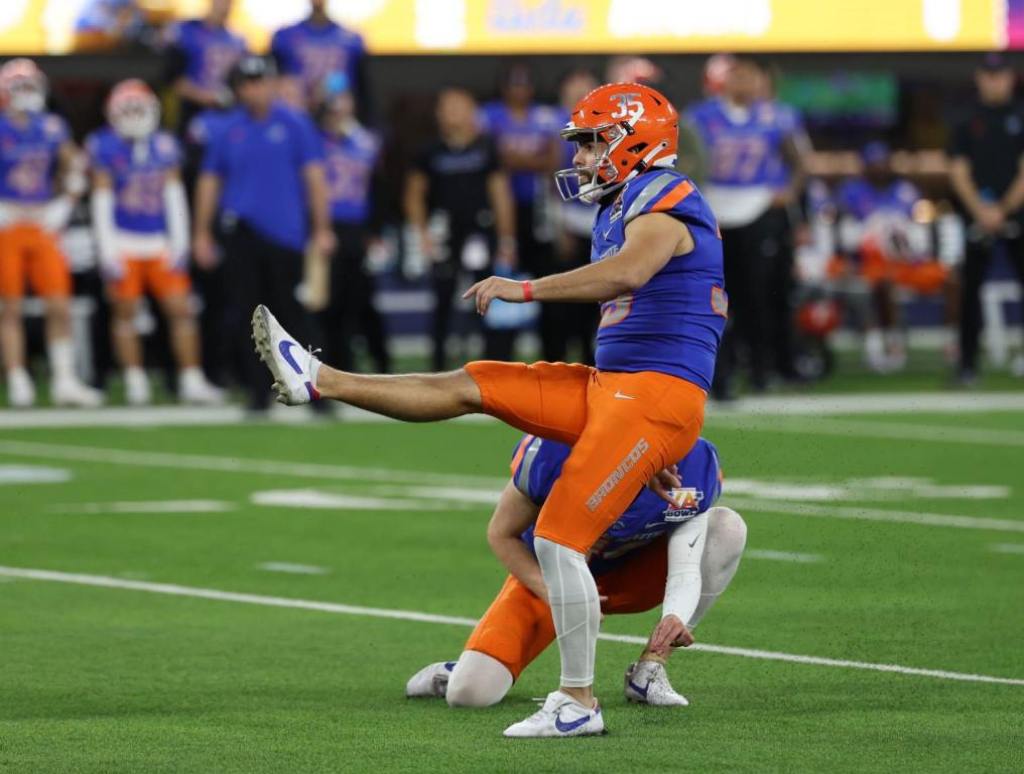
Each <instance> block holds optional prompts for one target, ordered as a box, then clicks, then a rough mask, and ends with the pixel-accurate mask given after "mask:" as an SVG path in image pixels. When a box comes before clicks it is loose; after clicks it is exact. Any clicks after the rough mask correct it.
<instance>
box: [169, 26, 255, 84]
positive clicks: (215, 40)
mask: <svg viewBox="0 0 1024 774" xmlns="http://www.w3.org/2000/svg"><path fill="white" fill-rule="evenodd" d="M166 36H167V44H168V45H169V46H171V47H173V48H177V49H178V50H180V51H181V53H182V55H183V56H184V59H185V73H184V74H185V77H186V78H188V79H189V80H190V81H192V82H193V83H196V84H198V85H199V86H201V87H202V88H204V89H213V90H217V89H222V88H224V86H225V85H226V84H227V78H228V72H230V70H231V68H232V67H233V66H234V64H235V62H237V61H238V60H239V59H240V58H241V56H242V55H243V54H245V53H246V51H247V47H246V45H245V40H243V39H242V37H241V36H239V35H236V34H235V33H233V32H231V31H230V30H229V29H228V28H227V27H211V26H209V25H208V24H207V23H206V22H205V21H203V20H202V19H188V20H187V21H182V22H178V23H176V24H172V25H171V26H170V27H168V29H167V33H166Z"/></svg>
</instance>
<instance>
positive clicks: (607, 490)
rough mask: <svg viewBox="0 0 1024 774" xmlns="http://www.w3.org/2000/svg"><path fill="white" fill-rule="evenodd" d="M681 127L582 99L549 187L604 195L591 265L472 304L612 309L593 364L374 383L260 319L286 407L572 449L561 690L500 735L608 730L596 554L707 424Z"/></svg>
mask: <svg viewBox="0 0 1024 774" xmlns="http://www.w3.org/2000/svg"><path fill="white" fill-rule="evenodd" d="M678 127H679V118H678V114H677V113H676V111H675V109H674V108H673V107H672V105H671V103H669V101H668V100H667V99H666V98H665V96H664V95H663V94H660V93H659V92H657V91H655V90H654V89H651V88H649V87H647V86H643V85H641V84H635V83H616V84H606V85H604V86H601V87H599V88H597V89H595V90H594V91H593V92H591V93H590V94H588V95H587V96H586V97H584V98H583V99H582V100H581V101H580V102H579V104H577V105H576V107H575V109H574V110H573V113H572V120H571V121H570V122H569V123H568V124H567V125H566V127H565V128H564V129H563V130H562V136H563V138H564V139H567V140H571V141H573V142H575V143H576V144H577V152H576V155H575V156H574V157H573V168H572V169H566V170H561V171H559V172H558V173H556V176H555V179H556V181H557V182H558V183H559V191H560V193H561V194H562V195H563V196H565V197H582V198H584V199H586V200H590V201H593V202H600V205H601V206H600V208H599V210H598V213H597V218H596V220H595V223H594V233H593V240H594V242H593V251H592V254H591V256H592V262H591V263H590V264H589V265H587V266H583V267H580V268H578V269H575V270H573V271H569V272H563V273H560V274H552V275H549V276H547V277H541V278H540V279H538V280H535V281H525V282H517V281H514V280H510V279H506V278H503V277H489V278H487V279H484V280H482V281H480V282H478V283H476V284H475V285H473V286H472V287H471V288H470V289H469V290H467V291H466V293H465V294H464V297H465V298H470V297H472V298H474V300H475V303H476V308H477V312H478V313H480V314H486V312H487V310H488V308H489V307H490V305H491V302H492V301H494V300H495V299H500V300H503V301H509V302H512V303H526V302H529V301H531V300H537V301H541V302H547V301H577V302H594V301H599V302H603V307H602V310H603V311H602V321H601V327H600V328H599V329H598V335H597V352H596V361H597V367H596V368H589V367H587V366H582V365H574V364H567V363H534V364H533V365H526V364H524V363H500V362H493V361H492V362H487V361H482V362H481V361H478V362H474V363H469V364H468V365H466V366H465V367H464V368H462V369H460V370H458V371H453V372H449V373H443V374H403V375H399V376H363V375H359V374H351V373H345V372H342V371H337V370H335V369H333V368H329V367H327V366H325V365H323V364H321V362H320V361H319V360H318V359H317V358H316V357H314V356H313V354H312V353H311V352H308V351H305V350H303V349H302V347H301V346H299V344H298V343H297V342H296V341H295V339H294V338H292V337H291V336H289V335H288V333H287V332H286V331H285V330H284V329H283V328H282V327H281V326H280V325H279V324H278V323H277V321H276V320H275V319H274V317H273V315H271V314H270V311H269V310H268V309H267V308H266V307H265V306H263V305H260V306H258V307H257V308H256V310H255V311H254V314H253V337H254V339H255V340H256V344H257V351H258V352H259V354H260V357H261V359H263V361H264V362H265V363H266V364H267V365H268V367H269V368H270V369H271V372H272V373H273V376H274V379H275V389H276V390H277V392H278V396H279V400H280V401H281V402H284V403H288V404H300V403H307V402H309V401H310V400H315V399H317V398H319V397H327V398H331V399H334V400H339V401H342V402H344V403H348V404H351V405H354V406H358V407H360V408H364V409H368V410H370V411H374V412H376V413H380V414H386V415H388V416H392V417H395V418H398V419H403V420H406V421H419V422H423V421H433V420H440V419H449V418H452V417H456V416H461V415H463V414H471V413H486V414H490V415H491V416H495V417H498V418H499V419H502V420H503V421H505V422H506V423H508V424H510V425H512V426H513V427H516V428H519V429H520V430H522V431H523V432H526V433H529V434H531V435H539V436H541V437H544V438H548V439H551V440H556V441H560V442H562V443H567V444H570V445H571V446H572V452H571V453H570V455H569V457H568V459H567V460H566V462H565V464H564V465H563V467H562V475H561V477H560V478H559V479H558V481H557V482H556V483H555V485H554V487H553V488H552V490H551V493H550V495H549V496H548V498H547V500H546V501H545V502H544V505H543V506H542V508H541V511H540V514H539V515H538V517H537V526H536V528H535V532H534V548H535V550H536V554H537V559H538V561H539V563H540V566H541V572H542V574H543V577H544V584H545V586H546V587H547V589H548V600H549V603H550V605H551V611H552V618H553V619H554V624H555V630H556V632H557V635H558V645H559V652H560V655H561V660H562V674H561V682H560V687H559V689H558V690H555V691H552V692H551V693H550V694H548V697H547V699H546V701H545V702H544V705H543V707H541V709H540V710H539V711H537V712H536V713H534V714H533V715H531V716H530V717H528V718H526V719H525V720H523V721H521V722H519V723H515V724H513V725H512V726H509V727H508V728H507V729H506V730H505V735H506V736H510V737H565V736H581V735H593V734H600V733H603V732H604V716H603V715H602V713H601V708H600V706H599V704H598V703H597V701H596V699H595V698H594V692H593V683H594V660H595V654H596V646H597V631H598V624H599V619H600V602H599V595H598V591H597V586H596V585H595V584H594V579H593V577H592V576H591V574H590V571H589V570H588V568H587V564H586V556H587V553H588V552H589V551H590V549H591V548H592V547H593V546H594V544H595V543H596V542H597V540H598V538H600V537H601V535H602V534H604V532H605V531H606V530H607V529H608V528H609V527H610V526H612V525H613V524H614V523H615V521H616V519H618V517H619V516H620V515H621V514H622V513H623V512H624V511H625V510H626V509H627V508H628V507H629V505H630V504H631V503H632V501H633V500H634V498H635V497H636V495H637V492H639V491H640V489H642V488H643V486H644V485H645V484H647V483H648V482H654V484H655V485H656V486H658V487H659V488H660V490H661V491H665V490H666V489H667V488H668V486H669V485H671V486H676V487H678V486H679V481H678V478H676V477H675V476H674V475H673V474H672V472H671V471H670V470H668V467H669V466H670V465H674V464H675V462H676V461H677V460H679V459H681V458H682V457H684V456H685V455H686V454H687V452H689V451H690V449H691V448H692V447H693V445H694V444H695V443H696V442H697V438H698V436H699V435H700V429H701V427H702V425H703V422H704V404H705V401H706V399H707V390H708V389H709V388H710V386H711V377H712V373H713V371H714V365H715V356H716V353H717V350H718V343H719V341H720V339H721V334H722V329H723V328H724V326H725V318H726V316H727V313H728V300H727V298H726V295H725V291H724V289H723V277H722V246H721V242H720V239H719V235H718V226H717V224H716V222H715V218H714V216H713V215H712V213H711V210H710V208H709V207H708V206H707V204H706V203H705V202H704V200H703V198H702V197H701V195H700V194H699V193H698V191H697V189H696V187H695V186H694V185H693V183H692V182H690V180H689V179H688V178H686V177H685V176H684V175H682V174H680V173H678V172H676V171H675V169H674V168H673V165H674V164H675V160H676V151H677V142H678ZM666 497H667V495H666Z"/></svg>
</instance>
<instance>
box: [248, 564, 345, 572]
mask: <svg viewBox="0 0 1024 774" xmlns="http://www.w3.org/2000/svg"><path fill="white" fill-rule="evenodd" d="M257 569H260V570H266V571H267V572H285V573H291V574H292V575H327V574H329V573H330V568H327V567H317V566H316V565H315V564H292V563H291V562H264V563H263V564H261V565H258V567H257Z"/></svg>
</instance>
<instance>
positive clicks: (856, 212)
mask: <svg viewBox="0 0 1024 774" xmlns="http://www.w3.org/2000/svg"><path fill="white" fill-rule="evenodd" d="M891 155H892V154H891V153H890V151H889V147H888V146H887V145H886V144H885V143H883V142H871V143H868V144H867V145H866V146H864V148H863V150H862V151H861V161H862V162H863V165H864V171H863V174H862V175H861V176H859V177H854V178H851V179H849V180H847V181H845V182H844V183H843V184H842V185H841V186H840V187H839V190H838V192H837V195H836V199H837V205H838V208H839V212H840V217H841V220H840V229H839V234H840V240H841V243H842V248H843V251H844V252H846V253H847V254H851V255H852V256H853V260H854V262H855V264H856V268H857V271H858V274H859V276H860V278H861V279H862V280H863V281H864V283H866V285H867V286H868V288H869V289H870V292H871V297H872V304H873V307H874V309H873V314H872V315H871V319H870V320H869V321H868V323H867V325H866V333H865V337H864V357H865V361H866V363H867V365H868V366H869V367H870V368H871V369H872V370H875V371H878V372H880V373H885V372H889V371H898V370H900V369H902V368H903V367H904V366H905V365H906V360H907V349H906V342H905V341H904V337H903V333H902V331H901V330H900V325H899V305H898V303H897V298H896V292H897V289H900V288H902V289H906V290H911V291H914V292H916V293H919V294H922V295H933V294H937V293H942V292H943V291H945V292H946V296H947V299H946V301H947V302H946V316H947V319H946V322H947V323H950V324H951V323H952V322H953V320H952V319H951V317H950V315H951V309H953V308H955V301H956V294H955V290H954V284H953V282H952V281H951V276H950V272H949V267H948V266H946V265H944V264H943V263H942V262H940V261H939V260H938V259H937V257H936V256H935V254H934V252H935V251H934V249H933V248H934V243H933V242H934V240H933V239H932V238H931V236H932V235H931V229H930V227H929V226H930V224H924V223H919V222H917V221H916V220H915V217H914V215H915V207H918V206H920V204H924V203H923V202H921V198H922V197H921V193H920V192H919V191H918V190H917V187H916V186H915V185H914V184H913V183H911V182H910V181H909V180H905V179H903V178H900V177H897V176H896V175H895V174H894V173H893V171H892V164H891ZM851 268H852V267H851ZM847 271H849V269H847Z"/></svg>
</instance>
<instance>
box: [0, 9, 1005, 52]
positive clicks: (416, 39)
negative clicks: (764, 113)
mask: <svg viewBox="0 0 1024 774" xmlns="http://www.w3.org/2000/svg"><path fill="white" fill-rule="evenodd" d="M118 5H121V6H128V5H131V4H130V3H127V2H126V1H125V0H0V55H5V54H15V53H29V54H44V53H66V52H70V51H75V50H97V49H101V48H102V47H103V46H102V45H99V44H98V43H97V41H98V40H100V39H102V37H103V36H102V35H100V34H98V33H96V32H95V28H96V21H95V20H96V19H101V18H103V16H102V14H104V13H112V12H111V11H110V10H109V9H110V8H113V7H115V6H118ZM134 6H135V7H136V8H139V9H140V12H139V13H138V14H137V15H136V18H135V20H134V21H135V23H134V25H129V24H125V27H124V29H125V32H124V33H123V34H124V35H126V36H131V35H137V34H139V30H140V29H142V28H144V27H146V26H150V25H154V24H160V23H162V22H164V21H166V20H167V19H170V18H188V17H190V16H196V15H200V14H202V13H203V12H204V11H205V9H206V7H207V1H206V0H136V1H135V3H134ZM329 7H330V10H331V12H332V15H333V16H334V17H335V18H336V19H338V20H339V21H341V22H342V23H345V24H348V25H351V26H352V27H353V28H355V29H357V30H359V31H360V32H362V33H363V35H364V36H365V37H366V40H367V44H368V46H369V48H370V49H371V50H372V51H374V52H376V53H380V54H415V53H467V54H468V53H491V54H518V53H575V52H579V53H582V52H593V53H605V52H607V53H627V52H665V53H669V52H694V51H708V52H710V51H723V50H727V51H780V52H781V51H941V50H971V49H974V50H985V49H993V48H1001V47H1003V46H1004V45H1005V37H1006V10H1005V9H1006V3H1005V0H332V2H331V3H330V4H329ZM114 13H116V12H114ZM122 13H128V11H122ZM305 13H306V4H305V3H304V2H301V0H235V3H234V8H233V11H232V15H231V19H230V26H232V27H233V28H235V29H237V30H238V31H239V32H241V33H242V34H243V35H245V37H246V39H247V40H248V41H249V42H250V45H251V46H252V47H253V49H254V50H256V51H262V50H265V49H266V46H267V43H268V41H269V38H270V35H271V34H272V33H273V31H274V30H275V29H277V28H278V27H280V26H283V25H285V24H289V23H291V22H294V21H297V20H298V19H299V18H301V17H302V16H303V15H305ZM120 18H121V19H122V20H124V19H125V17H123V16H122V17H120ZM90 24H91V25H92V26H91V27H90ZM90 30H92V32H90Z"/></svg>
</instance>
